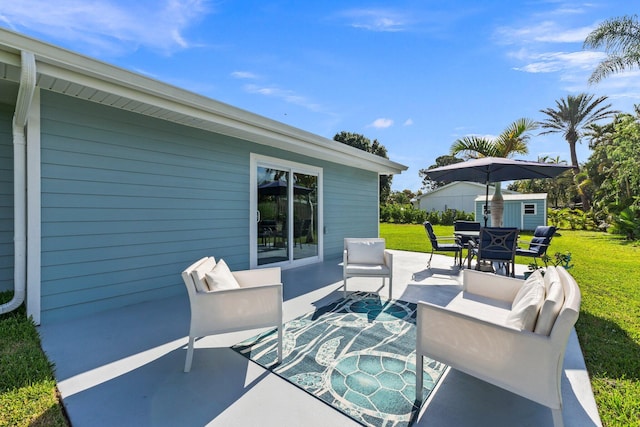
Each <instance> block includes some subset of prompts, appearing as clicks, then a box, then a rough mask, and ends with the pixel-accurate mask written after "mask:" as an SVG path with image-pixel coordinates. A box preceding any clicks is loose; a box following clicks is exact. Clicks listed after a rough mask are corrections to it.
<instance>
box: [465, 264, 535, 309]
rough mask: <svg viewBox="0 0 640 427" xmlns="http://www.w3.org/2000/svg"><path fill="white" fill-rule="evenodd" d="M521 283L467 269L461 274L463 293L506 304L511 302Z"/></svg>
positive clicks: (513, 279) (511, 278) (516, 280)
mask: <svg viewBox="0 0 640 427" xmlns="http://www.w3.org/2000/svg"><path fill="white" fill-rule="evenodd" d="M523 283H524V281H523V280H521V279H515V278H513V277H506V276H500V275H497V274H493V273H485V272H482V271H476V270H468V269H467V270H464V271H463V272H462V289H463V290H464V291H465V292H469V293H472V294H475V295H481V296H483V297H486V298H491V299H495V300H500V301H504V302H508V303H511V302H513V300H514V298H515V297H516V294H517V293H518V291H519V290H520V288H521V287H522V284H523Z"/></svg>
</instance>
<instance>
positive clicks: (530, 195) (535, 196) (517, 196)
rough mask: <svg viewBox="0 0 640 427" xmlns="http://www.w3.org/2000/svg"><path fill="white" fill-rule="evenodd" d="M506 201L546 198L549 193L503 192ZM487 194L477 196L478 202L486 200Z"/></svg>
mask: <svg viewBox="0 0 640 427" xmlns="http://www.w3.org/2000/svg"><path fill="white" fill-rule="evenodd" d="M502 198H503V200H504V201H509V200H545V199H546V198H547V193H524V194H503V195H502ZM484 200H485V196H478V197H476V202H484Z"/></svg>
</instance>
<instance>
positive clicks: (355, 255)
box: [347, 240, 384, 264]
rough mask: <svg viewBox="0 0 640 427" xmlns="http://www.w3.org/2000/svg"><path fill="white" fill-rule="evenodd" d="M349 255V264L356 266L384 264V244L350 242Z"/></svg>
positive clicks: (378, 242) (380, 242)
mask: <svg viewBox="0 0 640 427" xmlns="http://www.w3.org/2000/svg"><path fill="white" fill-rule="evenodd" d="M347 255H348V256H349V262H350V263H354V264H384V242H382V241H375V242H374V241H366V240H365V241H358V242H348V243H347Z"/></svg>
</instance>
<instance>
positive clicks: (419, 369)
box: [416, 353, 424, 402]
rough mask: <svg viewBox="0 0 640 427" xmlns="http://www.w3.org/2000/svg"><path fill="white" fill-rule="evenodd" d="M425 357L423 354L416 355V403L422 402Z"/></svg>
mask: <svg viewBox="0 0 640 427" xmlns="http://www.w3.org/2000/svg"><path fill="white" fill-rule="evenodd" d="M423 364H424V357H423V356H422V355H421V354H418V353H416V401H418V402H422V382H423V380H424V379H423V376H424V373H423V370H424V366H423Z"/></svg>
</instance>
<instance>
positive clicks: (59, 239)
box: [41, 91, 378, 323]
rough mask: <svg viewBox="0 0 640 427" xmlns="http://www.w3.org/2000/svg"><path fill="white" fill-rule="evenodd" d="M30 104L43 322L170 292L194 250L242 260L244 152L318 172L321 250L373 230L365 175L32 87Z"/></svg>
mask: <svg viewBox="0 0 640 427" xmlns="http://www.w3.org/2000/svg"><path fill="white" fill-rule="evenodd" d="M41 110H42V113H41V128H42V137H41V144H42V322H43V323H45V322H47V321H51V320H54V319H59V318H69V317H75V316H77V315H82V314H87V313H92V312H95V311H99V310H103V309H109V308H112V307H117V306H122V305H127V304H133V303H137V302H141V301H146V300H151V299H157V298H163V297H168V296H172V295H178V294H181V293H183V292H184V284H183V283H182V280H181V278H180V272H181V271H182V270H183V269H184V268H185V267H186V266H187V265H189V264H190V263H192V262H193V261H194V260H197V259H199V258H200V257H202V256H207V255H214V256H216V258H224V259H225V260H226V261H227V262H228V264H229V266H230V267H231V268H232V269H242V268H248V266H249V251H250V247H249V245H250V242H249V200H250V198H249V191H250V188H249V168H250V153H252V152H253V153H257V154H263V155H268V156H271V157H277V158H282V159H285V160H290V161H295V162H299V163H305V164H309V165H313V166H319V167H322V168H323V175H324V225H325V229H326V234H325V241H324V256H325V258H331V257H336V258H338V257H339V256H340V254H341V252H342V239H343V237H345V236H352V235H353V236H356V235H362V236H376V235H377V233H378V216H377V213H378V205H377V194H378V192H377V174H376V173H375V172H367V171H362V170H357V169H352V168H348V167H346V166H340V165H337V164H333V163H329V162H324V161H319V160H316V159H312V158H309V157H305V156H302V155H299V154H296V153H290V152H285V151H282V150H276V149H270V148H269V147H266V146H262V145H258V144H253V143H250V142H247V141H243V140H238V139H234V138H231V137H227V136H223V135H218V134H213V133H209V132H205V131H202V130H198V129H193V128H188V127H184V126H179V125H175V124H171V123H168V122H164V121H161V120H156V119H151V118H148V117H144V116H140V115H136V114H132V113H127V112H126V111H123V110H119V109H114V108H109V107H104V106H100V105H97V104H93V103H90V102H85V101H79V100H76V99H73V98H70V97H66V96H63V95H58V94H54V93H49V92H44V91H43V93H42V108H41ZM285 285H292V284H285Z"/></svg>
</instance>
